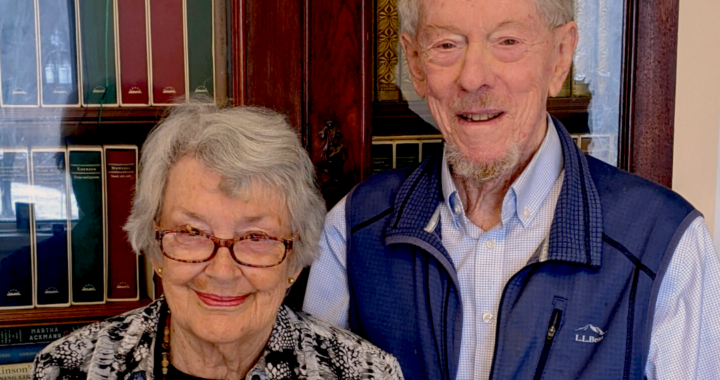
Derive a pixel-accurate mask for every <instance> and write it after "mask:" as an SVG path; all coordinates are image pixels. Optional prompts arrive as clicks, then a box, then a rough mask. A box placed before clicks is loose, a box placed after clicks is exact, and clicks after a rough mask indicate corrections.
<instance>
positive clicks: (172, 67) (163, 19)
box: [150, 0, 187, 105]
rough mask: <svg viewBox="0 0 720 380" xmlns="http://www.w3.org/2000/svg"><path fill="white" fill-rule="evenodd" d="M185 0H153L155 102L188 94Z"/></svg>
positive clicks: (168, 102) (169, 102)
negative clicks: (186, 87) (186, 92)
mask: <svg viewBox="0 0 720 380" xmlns="http://www.w3.org/2000/svg"><path fill="white" fill-rule="evenodd" d="M184 11H185V8H184V1H180V0H151V1H150V57H151V58H150V59H151V64H150V72H151V83H152V102H153V104H154V105H172V104H174V103H177V102H178V101H182V100H184V98H185V91H186V89H185V86H186V78H185V72H186V69H185V66H186V64H187V62H186V52H185V28H184V27H183V26H184V24H185V22H184V19H185V14H184Z"/></svg>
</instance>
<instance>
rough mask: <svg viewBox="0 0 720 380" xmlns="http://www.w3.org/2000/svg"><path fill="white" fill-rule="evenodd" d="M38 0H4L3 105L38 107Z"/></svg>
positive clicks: (0, 12) (0, 10) (0, 35)
mask: <svg viewBox="0 0 720 380" xmlns="http://www.w3.org/2000/svg"><path fill="white" fill-rule="evenodd" d="M35 10H36V9H35V2H34V1H27V0H4V1H0V25H2V26H3V27H2V28H0V87H1V91H0V105H1V106H3V107H36V106H39V105H40V101H39V98H38V93H39V88H38V75H37V74H38V59H37V55H38V54H37V35H36V28H35Z"/></svg>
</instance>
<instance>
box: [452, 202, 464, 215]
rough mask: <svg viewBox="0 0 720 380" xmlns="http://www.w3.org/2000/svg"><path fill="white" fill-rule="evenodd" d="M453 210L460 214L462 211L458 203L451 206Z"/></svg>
mask: <svg viewBox="0 0 720 380" xmlns="http://www.w3.org/2000/svg"><path fill="white" fill-rule="evenodd" d="M453 211H455V215H460V213H462V206H461V205H460V204H456V205H455V207H453Z"/></svg>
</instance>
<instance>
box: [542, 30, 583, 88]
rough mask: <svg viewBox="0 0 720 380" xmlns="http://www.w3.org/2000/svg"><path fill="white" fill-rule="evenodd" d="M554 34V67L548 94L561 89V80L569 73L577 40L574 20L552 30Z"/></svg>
mask: <svg viewBox="0 0 720 380" xmlns="http://www.w3.org/2000/svg"><path fill="white" fill-rule="evenodd" d="M553 33H554V35H555V39H554V40H555V48H554V50H555V51H554V54H555V58H556V59H555V67H554V68H553V75H552V78H551V79H550V86H549V87H548V92H549V95H550V96H556V95H557V94H558V93H559V92H560V90H561V89H562V85H563V82H565V78H567V76H568V74H569V73H570V66H571V65H572V62H573V56H574V54H575V47H576V46H577V42H578V29H577V24H576V23H575V21H570V22H568V23H566V24H565V25H561V26H559V27H557V28H556V29H555V31H554V32H553Z"/></svg>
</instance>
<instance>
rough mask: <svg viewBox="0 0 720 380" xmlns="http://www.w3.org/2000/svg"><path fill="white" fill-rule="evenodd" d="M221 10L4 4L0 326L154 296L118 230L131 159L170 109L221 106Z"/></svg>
mask: <svg viewBox="0 0 720 380" xmlns="http://www.w3.org/2000/svg"><path fill="white" fill-rule="evenodd" d="M229 7H230V2H229V1H226V0H0V195H1V202H0V309H10V310H11V311H9V312H7V313H4V314H3V313H0V325H2V323H3V321H4V320H6V318H10V319H12V318H16V317H17V316H18V314H17V309H23V308H28V309H33V308H40V307H48V306H70V305H93V304H104V303H105V302H107V301H129V303H127V304H126V305H125V306H120V309H118V308H111V307H101V308H87V309H81V310H82V311H81V312H80V317H81V318H84V317H87V316H89V315H96V316H98V318H101V317H103V316H105V315H107V316H109V315H114V314H117V313H119V311H122V310H123V309H131V308H134V307H137V303H136V302H141V301H138V300H140V299H143V298H144V299H147V298H148V297H149V298H153V297H154V296H155V295H156V294H157V293H158V291H159V289H157V283H156V282H155V281H154V280H153V278H152V275H151V273H152V271H149V272H148V274H147V275H146V273H145V271H144V270H143V267H144V266H145V265H144V263H143V260H142V259H140V260H137V259H134V258H136V256H135V255H134V253H132V250H131V248H130V246H129V243H128V242H127V238H126V236H125V233H124V231H123V230H122V225H123V224H124V223H125V221H126V220H127V216H128V214H129V210H130V202H131V198H132V194H133V192H134V184H135V182H136V180H137V163H138V152H139V149H140V147H141V146H142V144H143V142H144V141H145V138H146V137H147V134H148V133H149V131H150V130H151V128H152V127H153V126H154V125H155V124H157V122H158V121H159V120H160V118H161V117H162V115H163V114H164V113H165V112H166V111H167V109H168V108H169V107H172V106H174V105H176V104H180V103H184V102H188V101H190V100H192V101H197V102H208V103H210V102H217V103H219V104H226V103H227V102H228V88H229V73H228V71H229V70H228V49H229V46H228V43H227V41H228V29H229V27H228V16H227V13H228V9H229ZM79 307H82V306H79ZM38 313H39V312H38ZM24 318H30V319H33V318H36V319H38V320H41V319H42V318H44V317H42V316H41V314H30V315H29V316H28V315H24ZM92 318H94V317H92Z"/></svg>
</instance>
